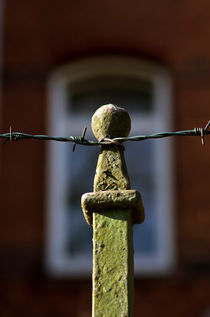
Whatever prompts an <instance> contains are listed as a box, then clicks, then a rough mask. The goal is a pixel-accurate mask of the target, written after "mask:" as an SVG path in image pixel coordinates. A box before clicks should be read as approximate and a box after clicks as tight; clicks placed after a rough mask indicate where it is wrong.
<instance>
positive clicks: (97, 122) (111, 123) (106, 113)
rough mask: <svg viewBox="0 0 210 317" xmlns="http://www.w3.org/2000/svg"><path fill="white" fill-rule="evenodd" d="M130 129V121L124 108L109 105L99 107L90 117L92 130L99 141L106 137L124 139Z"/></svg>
mask: <svg viewBox="0 0 210 317" xmlns="http://www.w3.org/2000/svg"><path fill="white" fill-rule="evenodd" d="M130 129H131V119H130V116H129V114H128V112H127V111H126V110H125V109H124V108H120V107H117V106H115V105H112V104H109V105H104V106H101V107H100V108H98V109H97V110H96V112H95V113H94V115H93V117H92V130H93V133H94V135H95V137H96V138H97V139H98V140H99V141H100V140H102V139H104V138H106V137H108V138H117V137H126V136H128V135H129V132H130Z"/></svg>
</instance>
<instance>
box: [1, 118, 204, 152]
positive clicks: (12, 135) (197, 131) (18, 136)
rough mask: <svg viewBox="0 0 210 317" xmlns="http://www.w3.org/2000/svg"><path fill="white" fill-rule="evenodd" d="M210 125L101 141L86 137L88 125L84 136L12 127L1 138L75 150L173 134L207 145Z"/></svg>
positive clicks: (5, 140) (6, 140)
mask: <svg viewBox="0 0 210 317" xmlns="http://www.w3.org/2000/svg"><path fill="white" fill-rule="evenodd" d="M209 126H210V121H209V122H208V123H207V125H206V126H205V128H194V129H193V130H182V131H175V132H159V133H154V134H147V135H138V136H131V137H117V138H113V139H110V138H105V139H103V140H101V141H92V140H86V139H84V135H85V132H86V130H87V127H85V128H84V131H83V134H82V136H81V137H80V136H69V137H63V136H49V135H42V134H28V133H22V132H12V129H11V127H10V132H9V133H3V134H0V139H4V143H6V142H8V141H20V140H28V139H36V140H45V141H50V140H51V141H59V142H72V143H73V144H74V145H73V150H74V149H75V145H76V144H80V145H87V146H95V145H107V144H116V145H119V143H123V142H127V141H144V140H148V139H158V138H166V137H171V136H200V137H201V143H202V145H203V146H204V145H205V135H207V134H210V131H208V128H209Z"/></svg>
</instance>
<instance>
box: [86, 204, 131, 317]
mask: <svg viewBox="0 0 210 317" xmlns="http://www.w3.org/2000/svg"><path fill="white" fill-rule="evenodd" d="M93 228H94V230H93V315H92V316H96V317H102V316H103V317H109V316H116V317H117V316H123V317H124V316H133V306H134V303H133V302H134V286H133V233H132V220H131V213H130V210H129V209H125V210H117V209H109V210H104V211H101V212H100V213H95V214H94V217H93Z"/></svg>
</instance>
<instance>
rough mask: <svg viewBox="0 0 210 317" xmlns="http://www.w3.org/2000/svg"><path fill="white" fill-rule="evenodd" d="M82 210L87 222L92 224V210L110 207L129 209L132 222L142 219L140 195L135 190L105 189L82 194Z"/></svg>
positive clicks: (136, 222) (142, 209)
mask: <svg viewBox="0 0 210 317" xmlns="http://www.w3.org/2000/svg"><path fill="white" fill-rule="evenodd" d="M81 205H82V210H83V213H84V217H85V219H86V221H87V223H88V224H89V225H90V226H92V223H93V212H100V210H106V209H112V208H114V209H115V210H117V209H119V210H122V209H130V211H131V215H132V221H133V224H138V223H142V222H143V221H144V207H143V204H142V199H141V195H140V193H139V192H137V191H136V190H107V191H98V192H93V193H86V194H84V195H82V199H81Z"/></svg>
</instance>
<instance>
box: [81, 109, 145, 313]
mask: <svg viewBox="0 0 210 317" xmlns="http://www.w3.org/2000/svg"><path fill="white" fill-rule="evenodd" d="M92 130H93V133H94V134H95V136H96V138H97V139H98V140H103V139H105V140H107V142H108V143H109V144H107V145H104V146H101V150H100V154H99V158H98V164H97V168H96V175H95V180H94V192H93V193H86V194H84V195H83V196H82V209H83V212H84V216H85V218H86V220H87V222H88V224H89V225H92V226H93V293H92V296H93V298H92V303H93V304H92V316H93V317H109V316H110V317H111V316H113V317H115V316H116V317H118V316H121V317H125V316H126V317H128V316H129V317H132V316H134V273H133V233H132V225H133V224H134V223H141V222H142V221H143V220H144V209H143V205H142V201H141V196H140V194H139V193H138V192H137V191H135V190H130V182H129V177H128V173H127V168H126V163H125V160H124V146H123V145H122V144H119V143H113V142H112V140H111V139H112V138H114V137H118V136H128V134H129V131H130V117H129V115H128V113H127V112H126V111H125V110H124V109H122V108H119V107H116V106H114V105H105V106H102V107H100V108H99V109H98V110H97V111H96V112H95V114H94V115H93V118H92ZM134 155H135V154H134Z"/></svg>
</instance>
